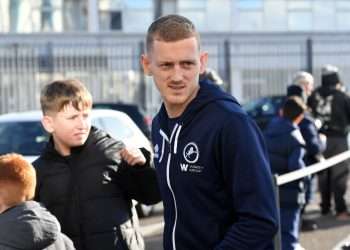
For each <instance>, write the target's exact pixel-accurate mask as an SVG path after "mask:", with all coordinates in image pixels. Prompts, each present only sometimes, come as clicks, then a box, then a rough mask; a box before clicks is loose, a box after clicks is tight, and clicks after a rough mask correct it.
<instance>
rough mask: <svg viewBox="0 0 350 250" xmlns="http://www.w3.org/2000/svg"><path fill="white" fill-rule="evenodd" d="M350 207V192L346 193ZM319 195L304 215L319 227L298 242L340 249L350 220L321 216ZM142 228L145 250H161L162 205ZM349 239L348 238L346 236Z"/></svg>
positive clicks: (311, 248) (318, 249)
mask: <svg viewBox="0 0 350 250" xmlns="http://www.w3.org/2000/svg"><path fill="white" fill-rule="evenodd" d="M349 188H350V183H349ZM346 198H347V201H348V203H349V208H350V192H348V193H347V195H346ZM318 203H319V196H318V195H316V198H315V200H314V201H313V203H312V204H310V205H309V206H308V207H307V210H306V216H307V217H308V218H313V219H316V221H317V223H318V225H319V229H318V230H315V231H311V232H301V235H300V242H301V245H302V246H303V247H304V248H305V249H306V250H340V248H339V246H337V245H339V244H340V242H342V241H344V240H345V239H346V238H347V237H349V236H350V220H349V221H337V220H336V219H335V217H334V216H321V215H320V211H319V207H318ZM141 225H142V230H143V233H144V235H145V240H146V249H147V250H162V249H163V248H162V228H163V227H162V226H163V219H162V207H161V205H159V206H158V209H157V211H156V213H155V215H154V216H152V217H149V218H146V219H142V220H141ZM348 240H349V241H350V238H348Z"/></svg>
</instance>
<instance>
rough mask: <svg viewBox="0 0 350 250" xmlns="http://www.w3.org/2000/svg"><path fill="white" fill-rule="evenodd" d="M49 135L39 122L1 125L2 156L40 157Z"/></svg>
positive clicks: (0, 143)
mask: <svg viewBox="0 0 350 250" xmlns="http://www.w3.org/2000/svg"><path fill="white" fill-rule="evenodd" d="M48 138H49V137H48V134H47V133H46V132H45V131H44V129H43V127H42V125H41V123H40V122H39V121H28V122H18V121H16V122H3V123H0V154H6V153H11V152H16V153H19V154H22V155H40V153H41V151H42V149H43V148H44V146H45V143H46V142H47V141H48Z"/></svg>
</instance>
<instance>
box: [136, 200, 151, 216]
mask: <svg viewBox="0 0 350 250" xmlns="http://www.w3.org/2000/svg"><path fill="white" fill-rule="evenodd" d="M136 211H137V215H138V216H139V217H140V218H143V217H147V216H150V215H151V214H152V212H153V206H152V205H151V206H148V205H144V204H141V203H137V205H136Z"/></svg>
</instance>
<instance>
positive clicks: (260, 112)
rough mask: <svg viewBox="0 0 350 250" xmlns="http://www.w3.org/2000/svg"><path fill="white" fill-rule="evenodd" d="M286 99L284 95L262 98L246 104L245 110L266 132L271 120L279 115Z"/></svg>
mask: <svg viewBox="0 0 350 250" xmlns="http://www.w3.org/2000/svg"><path fill="white" fill-rule="evenodd" d="M284 99H285V96H282V95H275V96H267V97H260V98H258V99H255V100H252V101H250V102H248V103H246V104H244V105H243V108H244V110H245V111H246V112H247V113H248V115H250V116H251V117H252V118H253V119H254V120H255V122H256V123H257V125H258V126H259V127H260V128H261V130H264V129H265V128H266V126H267V124H268V123H269V122H270V120H271V119H272V118H273V117H275V116H277V115H278V111H279V109H280V108H281V106H282V104H283V101H284Z"/></svg>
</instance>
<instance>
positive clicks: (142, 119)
mask: <svg viewBox="0 0 350 250" xmlns="http://www.w3.org/2000/svg"><path fill="white" fill-rule="evenodd" d="M92 107H93V108H98V109H113V110H117V111H122V112H124V113H126V114H127V115H128V116H130V118H131V119H132V120H133V121H134V122H135V123H136V125H137V126H138V127H139V128H140V129H141V131H142V132H143V133H144V135H145V136H146V137H147V138H148V139H150V138H151V130H150V127H151V118H150V117H149V116H147V115H146V114H145V112H144V111H143V110H142V109H141V108H140V107H138V106H137V105H135V104H128V103H121V102H95V103H94V104H93V105H92Z"/></svg>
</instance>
